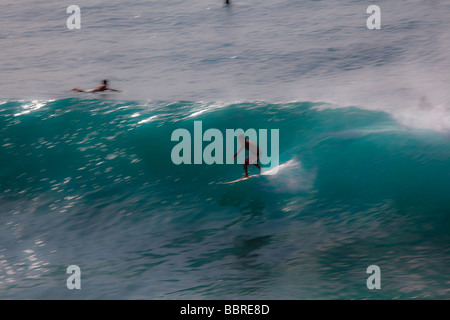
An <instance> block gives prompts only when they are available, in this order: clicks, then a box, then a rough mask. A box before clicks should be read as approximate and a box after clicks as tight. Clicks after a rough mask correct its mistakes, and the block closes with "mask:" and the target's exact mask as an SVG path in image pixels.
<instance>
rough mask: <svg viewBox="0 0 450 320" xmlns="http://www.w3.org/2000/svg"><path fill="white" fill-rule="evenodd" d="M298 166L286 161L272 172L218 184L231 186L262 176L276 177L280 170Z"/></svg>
mask: <svg viewBox="0 0 450 320" xmlns="http://www.w3.org/2000/svg"><path fill="white" fill-rule="evenodd" d="M297 164H298V163H297V162H295V161H294V160H289V161H286V162H285V163H282V164H280V165H278V166H276V167H274V168H272V169H270V170H267V171H261V174H254V175H251V176H249V177H248V178H246V177H242V178H239V179H237V180H233V181H228V182H218V184H231V183H236V182H241V181H245V180H248V179H251V178H256V177H260V176H272V175H276V174H277V173H278V172H279V170H282V169H285V168H287V167H291V166H295V165H297Z"/></svg>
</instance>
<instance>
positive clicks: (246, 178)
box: [218, 174, 260, 184]
mask: <svg viewBox="0 0 450 320" xmlns="http://www.w3.org/2000/svg"><path fill="white" fill-rule="evenodd" d="M259 176H260V175H259V174H254V175H251V176H248V177H242V178H239V179H237V180H233V181H228V182H218V184H231V183H236V182H241V181H245V180H248V179H251V178H256V177H259Z"/></svg>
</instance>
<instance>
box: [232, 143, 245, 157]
mask: <svg viewBox="0 0 450 320" xmlns="http://www.w3.org/2000/svg"><path fill="white" fill-rule="evenodd" d="M242 149H244V145H241V147H240V148H239V150H238V151H237V152H236V153H235V154H234V156H233V159H234V158H236V156H237V155H238V154H239V153H240V152H241V151H242Z"/></svg>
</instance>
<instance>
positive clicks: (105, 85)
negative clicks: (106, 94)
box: [72, 79, 120, 92]
mask: <svg viewBox="0 0 450 320" xmlns="http://www.w3.org/2000/svg"><path fill="white" fill-rule="evenodd" d="M72 91H76V92H102V91H115V92H120V90H117V89H111V88H108V80H106V79H105V80H103V83H102V84H101V85H99V86H97V87H96V88H94V89H90V90H83V89H80V88H73V89H72Z"/></svg>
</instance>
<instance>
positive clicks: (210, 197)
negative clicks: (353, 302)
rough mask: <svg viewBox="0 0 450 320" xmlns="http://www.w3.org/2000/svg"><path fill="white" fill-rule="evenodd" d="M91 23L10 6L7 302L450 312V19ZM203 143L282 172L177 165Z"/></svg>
mask: <svg viewBox="0 0 450 320" xmlns="http://www.w3.org/2000/svg"><path fill="white" fill-rule="evenodd" d="M70 4H72V3H70ZM73 4H77V5H78V6H79V7H80V8H81V29H80V30H68V29H67V27H66V20H67V18H68V17H69V16H70V14H68V13H66V9H67V6H69V3H62V2H61V1H45V2H35V1H31V0H21V1H8V0H6V1H5V0H3V1H2V3H1V6H0V299H450V273H449V272H448V271H449V267H448V266H449V265H450V197H449V195H448V193H449V190H450V90H449V82H450V71H449V70H450V58H449V56H448V48H449V45H450V32H449V30H450V20H449V19H448V16H449V14H450V2H448V1H444V0H441V1H440V0H433V1H430V0H428V1H422V0H415V1H381V0H380V1H377V2H375V3H372V2H371V3H368V2H366V1H356V0H353V1H352V0H344V1H337V0H336V1H334V0H332V1H287V0H274V1H245V0H241V1H239V0H234V1H233V0H232V5H231V6H225V5H224V4H223V2H221V1H199V0H192V1H189V3H186V2H182V1H172V0H168V1H133V2H132V3H123V2H121V1H116V0H110V1H85V0H80V1H76V3H73ZM371 4H376V5H379V6H380V8H381V29H380V30H369V29H368V28H367V27H366V20H367V18H368V17H369V16H370V14H368V13H366V9H367V7H368V5H371ZM105 78H106V79H109V81H110V86H111V87H112V88H116V89H120V90H122V92H120V93H105V94H87V93H75V92H72V91H70V89H71V88H74V87H81V88H84V89H89V88H93V87H95V86H97V85H98V84H99V83H100V81H101V80H102V79H105ZM194 121H201V122H202V125H203V130H204V131H205V130H207V129H218V130H219V131H220V132H223V133H225V132H226V130H227V129H238V128H242V129H244V130H247V129H251V128H253V129H256V130H259V129H267V130H268V131H270V130H271V129H277V130H279V161H280V163H281V164H284V166H283V167H282V168H281V169H280V170H279V171H278V173H277V174H276V175H270V176H261V177H257V178H253V179H249V180H247V181H242V182H239V183H236V184H228V185H224V184H220V182H226V181H231V180H235V179H237V178H239V177H241V176H242V175H243V173H244V172H243V168H242V165H240V164H234V165H233V164H210V165H209V164H205V163H203V164H180V165H176V164H174V163H173V161H172V160H173V159H172V158H171V153H172V150H173V148H174V146H175V145H176V144H177V142H176V141H172V139H171V137H172V133H173V132H174V131H175V130H177V129H180V128H181V129H186V130H188V131H189V132H190V133H192V136H194V129H193V128H194ZM193 140H194V139H193ZM207 144H208V143H207V142H205V143H204V146H205V145H207ZM266 151H267V152H268V151H269V150H266ZM249 171H250V174H255V173H257V170H256V168H254V167H251V168H249ZM70 265H77V266H79V268H80V269H81V289H80V290H76V289H74V290H69V289H68V288H67V286H66V280H67V278H68V277H69V276H70V275H69V274H67V273H66V270H67V267H68V266H70ZM371 265H377V266H379V267H380V270H381V289H374V290H369V289H368V287H367V286H366V281H367V279H368V277H369V276H370V274H368V273H366V270H367V268H368V267H369V266H371Z"/></svg>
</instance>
